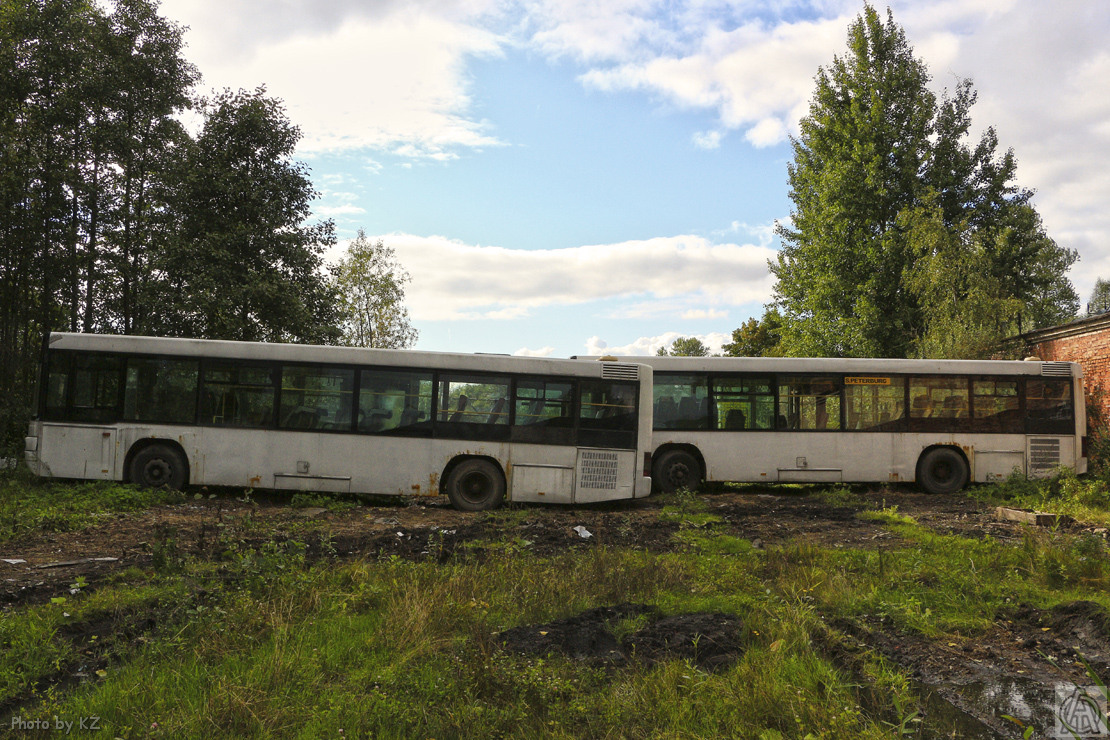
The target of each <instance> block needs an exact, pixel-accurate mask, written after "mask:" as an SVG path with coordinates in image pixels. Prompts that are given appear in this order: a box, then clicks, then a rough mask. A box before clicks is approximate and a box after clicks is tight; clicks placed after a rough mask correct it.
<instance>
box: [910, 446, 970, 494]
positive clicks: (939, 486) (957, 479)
mask: <svg viewBox="0 0 1110 740" xmlns="http://www.w3.org/2000/svg"><path fill="white" fill-rule="evenodd" d="M917 471H918V474H917V482H918V483H920V484H921V487H922V488H924V489H925V492H926V493H955V492H956V491H959V490H960V489H962V488H963V487H964V486H966V485H967V479H968V470H967V463H966V462H964V459H963V456H961V455H960V453H958V452H956V451H955V450H953V449H952V448H951V447H937V448H935V449H932V450H929V451H928V452H926V453H925V454H924V455H923V456H922V457H921V462H920V463H918V466H917Z"/></svg>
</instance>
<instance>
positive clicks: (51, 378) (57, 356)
mask: <svg viewBox="0 0 1110 740" xmlns="http://www.w3.org/2000/svg"><path fill="white" fill-rule="evenodd" d="M70 358H71V355H69V354H66V353H65V352H51V353H50V354H49V355H48V356H47V359H46V363H47V369H46V387H45V389H44V390H45V393H44V395H45V398H44V400H43V417H44V418H45V419H46V420H47V421H61V420H63V419H65V418H66V409H67V402H66V393H67V391H68V389H69V366H70Z"/></svg>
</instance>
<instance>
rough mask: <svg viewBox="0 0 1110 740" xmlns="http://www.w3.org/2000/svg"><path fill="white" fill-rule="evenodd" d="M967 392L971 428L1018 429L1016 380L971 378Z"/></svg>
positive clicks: (1017, 432)
mask: <svg viewBox="0 0 1110 740" xmlns="http://www.w3.org/2000/svg"><path fill="white" fill-rule="evenodd" d="M971 394H972V405H973V411H974V417H975V419H974V422H973V426H974V429H975V431H977V432H1000V433H1016V434H1021V433H1022V423H1021V398H1020V397H1019V395H1018V381H1017V380H1005V379H997V380H994V379H988V380H972V382H971Z"/></svg>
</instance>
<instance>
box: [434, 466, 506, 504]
mask: <svg viewBox="0 0 1110 740" xmlns="http://www.w3.org/2000/svg"><path fill="white" fill-rule="evenodd" d="M446 488H447V497H448V498H449V499H451V505H452V506H454V507H455V508H456V509H459V510H460V511H488V510H489V509H496V508H497V507H498V506H500V505H501V502H502V501H504V500H505V477H504V476H503V475H501V470H500V469H499V468H498V467H497V466H496V465H494V464H493V463H491V462H490V461H489V460H482V459H480V458H471V459H469V460H464V461H462V462H461V463H459V464H458V465H456V466H455V468H454V470H452V471H451V474H450V475H448V476H447V486H446Z"/></svg>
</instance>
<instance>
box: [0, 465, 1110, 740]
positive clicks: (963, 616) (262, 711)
mask: <svg viewBox="0 0 1110 740" xmlns="http://www.w3.org/2000/svg"><path fill="white" fill-rule="evenodd" d="M0 485H6V486H9V487H10V489H11V490H9V489H5V490H9V493H12V495H11V496H10V497H9V496H7V495H6V496H5V499H4V501H5V503H4V506H5V507H8V506H9V503H8V501H9V498H10V501H11V503H10V506H11V507H12V508H11V509H9V508H4V509H3V511H5V512H8V511H16V512H17V514H16V516H17V517H18V516H22V515H23V513H26V514H27V515H34V514H35V512H40V511H43V510H45V509H46V507H47V504H48V503H49V502H50V495H51V494H50V487H49V486H40V487H34V486H32V487H30V488H31V490H26V491H22V492H20V491H17V490H15V489H18V488H19V487H20V486H24V487H25V488H26V487H27V486H26V485H25V484H23V483H21V482H20V481H18V480H15V479H11V478H9V479H7V480H5V481H2V482H0ZM1016 486H1017V482H1016V481H1015V482H1014V483H1013V484H1012V485H1011V484H1010V483H1007V484H1006V485H1004V486H1003V487H1001V488H1000V489H999V490H997V491H996V493H997V494H998V496H1000V497H1009V498H1007V500H1018V498H1019V497H1021V496H1026V497H1036V496H1042V497H1043V496H1046V494H1045V493H1044V491H1048V492H1049V494H1050V495H1047V500H1049V501H1058V502H1060V501H1073V500H1074V502H1077V503H1078V502H1083V501H1085V502H1086V503H1083V504H1082V505H1084V506H1089V507H1091V508H1092V509H1093V510H1099V509H1098V505H1099V499H1098V498H1097V492H1098V490H1100V489H1098V488H1097V487H1096V486H1094V485H1093V484H1092V483H1091V482H1090V481H1089V480H1083V479H1075V480H1074V481H1073V480H1071V479H1067V478H1061V479H1058V480H1055V481H1051V482H1044V483H1035V484H1033V486H1032V487H1026V488H1022V489H1020V490H1018V489H1016ZM1042 486H1045V488H1043V489H1042ZM117 489H118V490H117ZM65 490H66V491H67V492H74V493H75V494H76V497H77V498H80V496H82V495H85V492H84V491H83V490H82V487H81V486H67V487H66V489H65ZM845 490H846V489H843V490H842V489H839V488H834V489H830V490H829V491H828V493H827V497H828V499H829V501H836V502H844V501H845V498H846V495H845ZM92 491H93V492H100V493H103V494H104V501H96V502H93V503H91V504H90V507H91V511H90V512H87V513H86V514H85V516H84V518H81V517H77V518H75V519H73V520H72V522H71V523H70V524H67V525H66V526H82V525H84V526H87V525H88V523H92V522H95V521H96V518H97V517H98V516H103V515H105V513H111V512H115V511H126V510H128V509H127V508H126V507H128V506H134V507H140V506H142V505H143V503H142V502H143V501H144V499H133V498H129V497H130V496H131V495H132V494H133V493H138V492H134V491H133V489H130V488H129V487H126V486H111V485H99V486H98V487H95V488H93V489H92ZM93 492H90V493H89V494H88V495H89V496H91V497H93V498H96V495H94V493H93ZM848 494H849V495H850V491H848ZM53 495H54V497H55V498H64V497H61V496H58V495H57V491H54V492H53ZM973 495H983V494H982V493H981V492H979V491H976V492H974V493H973ZM157 500H158V499H150V500H146V501H157ZM1021 500H1027V499H1021ZM1028 500H1032V498H1029V499H1028ZM145 505H150V504H149V503H147V504H145ZM311 505H316V502H315V501H313V502H312V503H311ZM73 510H74V515H75V516H76V514H77V513H79V512H78V511H77V508H76V507H74V509H73ZM1100 511H1102V513H1103V514H1105V511H1104V510H1100ZM542 515H543V511H542V510H532V509H528V510H514V509H512V508H507V509H505V510H502V511H498V512H494V513H492V514H490V515H489V517H488V519H489V521H490V522H491V523H496V524H498V525H500V527H498V528H499V529H501V530H505V531H508V530H512V529H514V528H515V526H516V525H519V524H520V523H522V522H523V521H524V520H525V519H528V518H532V517H536V516H542ZM660 517H661V518H664V519H667V520H670V521H676V522H678V523H679V525H680V529H679V531H678V532H677V533H676V534H675V536H676V537H677V538H678V539H679V540H680V541H681V542H682V543H683V544H684V545H685V547H681V548H678V549H676V550H675V551H673V552H667V553H663V554H657V553H649V552H644V551H642V550H633V549H608V548H605V547H600V546H592V547H590V548H589V549H585V550H582V551H578V550H572V551H567V552H565V553H562V554H558V555H554V556H541V555H537V554H535V553H533V552H531V550H530V549H529V547H528V545H527V544H524V543H523V542H521V541H519V540H518V539H515V540H514V539H512V535H511V532H509V533H508V534H506V541H505V542H504V543H501V546H486V547H481V548H473V549H471V548H461V549H460V550H459V551H458V553H459V554H458V555H457V556H456V557H454V558H452V559H449V560H448V561H447V562H445V563H441V564H437V563H435V562H432V561H431V560H427V561H416V562H413V561H407V560H403V559H400V558H396V557H390V558H381V559H366V560H354V561H342V560H339V559H328V558H327V557H325V558H324V559H317V560H311V559H310V558H309V557H307V554H306V553H307V551H308V550H307V548H306V547H305V546H304V545H303V544H301V543H299V542H298V541H296V540H284V541H279V542H267V543H264V544H257V543H258V541H259V538H258V537H245V536H243V537H241V536H238V535H239V534H241V533H239V532H238V531H228V532H226V533H224V534H222V535H221V537H222V540H221V542H220V546H219V547H218V548H216V550H215V552H216V553H217V554H216V555H215V559H213V560H203V559H198V558H196V557H193V556H190V555H187V554H186V553H185V551H184V549H183V548H178V547H177V545H176V543H175V542H174V541H173V535H172V533H171V532H163V533H155V536H154V538H153V545H152V548H153V550H154V555H155V557H154V559H153V563H152V565H151V566H150V567H149V568H146V569H137V568H132V569H129V570H128V571H124V572H122V573H119V574H117V575H116V576H115V578H114V580H112V581H109V582H105V583H102V584H99V585H98V586H97V588H95V589H90V588H87V587H86V586H85V585H83V584H80V583H76V584H74V585H75V586H76V588H75V589H71V590H72V591H73V593H67V594H65V595H64V596H63V597H62V598H64V601H57V602H52V603H47V604H40V605H37V606H29V607H22V608H18V609H14V610H11V611H10V612H8V613H6V614H5V616H4V619H3V620H2V621H0V705H4V706H8V707H10V708H12V710H13V712H16V713H18V714H20V716H21V717H24V718H26V719H30V718H44V719H46V718H51V717H53V716H55V715H57V716H58V717H63V718H72V717H81V716H91V715H95V716H98V717H101V724H102V726H103V727H105V729H106V730H107V731H108V732H110V733H112V735H111V736H121V737H132V736H147V737H174V738H177V737H184V738H190V737H195V738H207V737H213V736H226V737H257V738H265V737H305V738H310V737H311V738H315V737H333V738H334V737H386V738H390V737H398V738H401V737H427V738H452V737H469V736H490V737H498V736H500V737H510V736H511V737H556V738H558V737H568V738H569V737H583V736H588V737H645V738H646V737H720V736H727V737H739V738H760V739H764V738H765V739H768V740H772V739H774V738H799V739H805V738H810V737H813V738H840V737H859V738H880V737H890V736H892V735H895V734H897V733H898V728H899V727H908V726H909V724H911V723H912V722H913V720H915V719H918V718H919V717H917V715H916V705H915V704H914V698H913V695H912V692H911V691H910V688H909V682H908V680H907V677H906V676H905V675H904V674H903V673H901V672H900V671H898V670H896V669H894V668H892V667H891V666H890V665H888V664H886V663H885V662H884V661H883V660H881V659H879V658H877V657H873V656H872V657H867V656H864V658H863V659H862V663H857V664H854V665H852V666H851V667H846V666H844V665H842V664H841V663H840V662H838V661H836V660H833V659H832V658H831V657H830V655H829V654H828V653H827V652H826V651H825V649H824V648H823V645H825V644H826V642H827V640H828V639H829V634H830V631H829V628H828V627H827V626H826V625H827V624H828V623H829V622H830V620H833V619H848V620H862V621H868V622H872V621H876V620H877V621H879V622H881V623H883V624H886V625H892V627H893V628H894V629H897V630H904V631H907V632H912V633H916V634H917V635H920V636H922V638H924V639H929V640H935V641H938V642H944V643H947V642H952V643H957V644H958V643H960V642H962V641H965V640H969V639H973V638H974V637H975V636H976V635H979V634H982V633H983V632H985V631H987V630H989V629H991V628H992V625H993V624H994V623H995V621H996V620H997V619H998V618H999V614H1002V613H1005V611H1006V609H1008V608H1011V607H1013V606H1014V605H1016V604H1018V603H1028V604H1031V605H1033V606H1036V607H1038V608H1042V609H1046V608H1051V607H1052V606H1054V605H1057V604H1060V603H1065V602H1068V601H1073V600H1077V599H1086V600H1091V601H1096V602H1098V603H1100V604H1102V605H1103V606H1104V607H1108V606H1110V597H1107V593H1110V561H1108V558H1107V553H1106V546H1105V544H1104V543H1103V541H1102V539H1101V538H1099V537H1097V536H1081V537H1075V536H1069V535H1065V534H1062V533H1058V532H1052V531H1041V530H1036V529H1032V528H1030V529H1029V531H1028V532H1026V533H1025V535H1024V537H1023V538H1022V540H1021V541H1020V542H1018V543H1016V544H1014V543H1006V542H1000V541H997V540H993V539H991V538H989V537H984V538H981V539H971V538H964V537H960V536H956V535H945V534H939V533H937V532H935V531H933V530H930V529H928V528H926V527H923V526H921V525H920V524H918V523H917V522H915V521H914V520H913V518H912V517H909V516H906V515H905V514H903V513H900V512H899V511H898V507H897V506H894V505H891V506H884V508H882V509H880V510H876V511H860V512H859V513H858V514H857V517H858V518H860V519H862V520H865V521H869V522H873V523H875V524H876V525H879V526H882V527H884V528H887V529H889V530H890V531H892V532H894V533H895V534H897V535H898V538H897V541H898V543H899V545H898V547H896V548H892V549H886V550H863V549H853V548H841V547H837V548H834V547H821V546H817V545H815V544H812V543H808V542H804V541H793V542H787V543H783V544H778V545H771V546H767V547H765V548H756V547H753V546H752V544H751V543H750V542H749V541H748V540H746V539H744V538H742V537H738V536H736V535H735V534H730V533H728V532H727V531H724V530H723V528H722V527H715V526H707V525H711V524H714V523H715V522H719V521H720V520H719V518H716V517H714V515H711V514H709V513H708V509H707V505H706V502H705V500H704V499H701V498H699V497H697V496H695V495H693V494H691V493H689V492H679V493H677V494H675V495H673V496H672V497H670V498H669V499H667V500H665V501H664V506H663V508H662V510H661V512H660ZM34 521H35V523H34V524H31V525H27V526H28V527H31V526H34V527H39V528H40V529H49V528H51V527H55V526H57V525H56V523H55V521H54V520H53V519H51V518H49V517H40V518H38V519H35V520H34ZM234 526H235V527H250V526H257V524H252V522H251V521H249V518H248V520H247V521H244V522H242V523H236V524H235V525H234ZM24 531H25V530H24ZM256 534H257V533H256ZM13 536H18V534H16V535H13ZM251 543H254V544H251ZM625 602H633V603H646V604H651V605H654V606H655V607H657V608H658V609H659V610H661V612H662V613H664V614H667V615H674V614H683V613H691V612H722V613H727V614H732V615H736V616H738V617H739V618H740V619H741V622H742V624H743V628H742V632H743V634H742V635H741V638H742V643H743V645H744V650H743V653H742V654H741V655H740V657H739V659H738V661H737V662H736V663H734V664H733V665H731V666H730V667H728V668H727V669H725V670H722V671H719V672H706V671H702V670H699V669H698V668H697V667H696V666H693V665H691V664H689V663H687V662H685V661H682V660H669V661H664V662H661V663H658V664H655V665H651V666H648V665H645V664H641V663H637V662H635V661H633V662H632V663H631V664H630V665H628V666H623V667H619V668H615V667H604V666H601V665H597V664H591V663H588V662H583V661H577V660H574V659H571V658H566V657H561V656H557V655H550V656H546V657H526V656H522V655H517V654H512V653H509V652H506V651H504V650H503V649H502V648H501V647H500V644H499V641H498V639H497V637H496V636H497V634H499V633H500V632H502V631H503V630H505V629H508V628H512V627H518V626H522V625H539V624H542V623H545V622H548V621H551V620H555V619H561V618H565V617H569V616H573V615H576V614H580V613H581V612H583V611H585V610H587V609H591V608H594V607H598V606H609V605H614V604H619V603H625ZM644 619H645V618H644V617H635V618H628V619H625V620H621V621H620V622H618V623H616V624H614V625H613V629H614V631H615V633H617V635H618V637H620V636H625V635H627V634H631V633H633V632H635V631H636V630H638V629H640V628H642V627H643V626H644ZM77 674H81V675H80V676H78V675H77ZM3 720H4V718H3V717H0V722H2V721H3Z"/></svg>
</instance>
